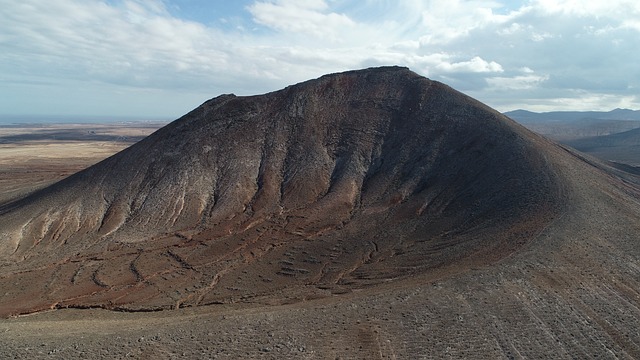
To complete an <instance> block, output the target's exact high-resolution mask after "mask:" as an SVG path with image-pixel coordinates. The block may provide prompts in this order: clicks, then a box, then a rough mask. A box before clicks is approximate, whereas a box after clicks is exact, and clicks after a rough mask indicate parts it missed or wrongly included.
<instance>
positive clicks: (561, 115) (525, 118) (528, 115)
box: [504, 109, 640, 124]
mask: <svg viewBox="0 0 640 360" xmlns="http://www.w3.org/2000/svg"><path fill="white" fill-rule="evenodd" d="M504 115H506V116H508V117H510V118H512V119H514V120H516V121H518V122H520V123H523V124H527V123H543V122H558V121H559V122H568V121H571V122H573V121H585V120H586V121H594V120H632V121H640V110H630V109H614V110H611V111H551V112H541V113H537V112H532V111H528V110H522V109H520V110H513V111H507V112H505V113H504Z"/></svg>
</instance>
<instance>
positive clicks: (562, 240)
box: [0, 142, 640, 359]
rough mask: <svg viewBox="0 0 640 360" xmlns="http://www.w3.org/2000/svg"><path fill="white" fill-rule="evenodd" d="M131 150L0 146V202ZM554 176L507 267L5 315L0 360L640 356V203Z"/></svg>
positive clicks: (567, 174)
mask: <svg viewBox="0 0 640 360" xmlns="http://www.w3.org/2000/svg"><path fill="white" fill-rule="evenodd" d="M125 146H127V144H126V143H110V142H64V143H62V144H60V143H56V142H35V143H34V142H31V143H27V144H24V143H23V144H20V147H17V144H16V143H13V144H11V143H9V144H2V145H1V147H0V161H1V162H0V165H1V166H0V176H1V177H0V181H2V183H1V184H2V185H1V186H0V189H2V190H1V193H0V196H1V197H0V199H2V201H6V200H8V199H10V198H13V197H15V196H17V195H18V194H20V193H24V192H27V191H29V190H30V189H33V188H34V187H40V186H43V185H45V184H46V183H49V182H51V181H54V180H56V179H58V178H60V177H63V176H66V175H68V174H69V173H71V172H73V171H75V170H77V169H79V168H82V167H84V166H86V165H88V164H91V163H93V162H96V161H99V160H100V159H101V158H104V157H106V156H108V155H109V154H111V153H112V152H115V151H117V150H119V149H121V148H123V147H125ZM554 161H555V160H554ZM555 166H556V167H557V169H559V171H560V172H561V174H560V176H562V178H563V179H564V180H565V181H566V188H565V194H564V196H566V197H567V199H568V200H567V203H566V206H565V208H564V209H563V211H562V213H561V215H560V216H558V217H557V218H556V219H555V220H554V221H553V222H552V223H551V224H550V225H549V226H547V227H546V228H545V229H544V230H543V231H542V232H541V233H540V234H538V235H537V236H536V238H535V239H534V240H533V241H532V242H530V243H529V244H527V245H525V246H524V248H522V249H521V250H520V251H518V252H517V253H515V254H513V255H512V256H510V257H508V258H506V259H503V260H501V261H500V262H498V263H494V264H490V265H483V266H479V267H474V268H471V269H470V270H468V271H465V272H464V273H459V272H456V271H455V270H454V269H446V268H445V269H444V270H443V271H442V272H440V273H439V274H436V276H434V275H433V274H432V275H430V276H429V277H425V276H416V277H410V278H408V279H406V280H403V281H400V282H393V283H390V284H389V285H387V286H385V285H382V286H379V287H376V288H375V289H367V288H365V289H362V290H355V291H353V292H350V293H347V294H339V295H338V294H337V295H333V296H330V297H326V298H323V299H316V300H303V299H299V300H301V301H298V302H296V303H293V304H285V305H277V306H266V305H256V304H251V303H244V304H224V305H210V306H204V307H198V308H187V309H178V310H172V311H162V312H151V313H123V312H110V311H105V310H96V309H87V310H77V309H74V310H57V311H51V312H44V313H39V314H35V315H30V316H24V317H18V318H12V319H2V320H0V334H1V335H0V357H2V358H7V359H11V358H31V359H34V358H46V359H69V358H141V359H165V358H166V359H172V358H182V357H191V358H221V359H237V358H326V359H337V358H343V359H347V358H362V359H373V358H384V359H393V358H405V359H409V358H410V359H420V358H425V359H428V358H433V359H443V358H488V359H497V358H503V359H514V358H536V359H542V358H546V359H559V358H566V359H569V358H574V359H578V358H580V359H587V358H611V359H614V358H623V359H631V358H640V261H639V259H640V250H639V247H638V243H637V235H636V234H638V233H640V219H639V218H638V214H640V202H638V198H637V195H635V196H636V197H635V198H634V197H630V198H629V199H635V200H634V201H625V202H620V201H619V199H620V198H621V197H623V196H625V198H626V196H627V195H628V194H625V193H624V191H623V190H620V189H624V188H625V186H626V185H624V184H625V183H624V182H622V181H620V180H616V181H618V182H619V184H620V186H619V188H613V187H610V186H605V187H601V186H600V184H601V183H605V180H604V178H605V175H602V174H601V173H597V172H596V171H595V170H594V169H592V168H590V166H589V165H587V164H586V163H585V164H584V165H575V163H566V162H563V161H561V160H557V161H556V164H555ZM585 174H587V175H588V176H585ZM0 291H2V289H0Z"/></svg>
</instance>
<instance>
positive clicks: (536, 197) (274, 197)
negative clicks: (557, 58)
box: [0, 67, 569, 316]
mask: <svg viewBox="0 0 640 360" xmlns="http://www.w3.org/2000/svg"><path fill="white" fill-rule="evenodd" d="M559 153H564V150H562V149H560V148H559V147H558V146H556V145H554V144H552V143H551V142H549V141H547V140H546V139H544V138H542V137H540V136H537V135H534V134H533V133H531V132H529V131H527V130H525V129H524V128H522V127H521V126H520V125H518V124H516V123H515V122H513V121H512V120H510V119H509V118H507V117H505V116H503V115H501V114H500V113H498V112H496V111H494V110H492V109H490V108H488V107H487V106H485V105H483V104H481V103H479V102H477V101H475V100H473V99H471V98H469V97H467V96H465V95H463V94H461V93H459V92H457V91H455V90H453V89H451V88H449V87H448V86H446V85H444V84H442V83H439V82H436V81H431V80H429V79H426V78H424V77H422V76H419V75H417V74H415V73H413V72H411V71H410V70H408V69H406V68H400V67H382V68H372V69H366V70H359V71H350V72H345V73H339V74H332V75H326V76H323V77H321V78H318V79H315V80H310V81H307V82H303V83H300V84H297V85H293V86H289V87H287V88H285V89H283V90H280V91H276V92H272V93H268V94H264V95H259V96H235V95H221V96H218V97H216V98H213V99H211V100H209V101H206V102H205V103H204V104H202V105H201V106H199V107H198V108H196V109H195V110H193V111H191V112H190V113H188V114H186V115H185V116H183V117H181V118H180V119H178V120H176V121H174V122H172V123H171V124H169V125H167V126H165V127H164V128H162V129H160V130H158V131H157V132H155V133H154V134H152V135H151V136H149V137H147V138H145V139H144V140H142V141H140V142H139V143H137V144H135V145H133V146H131V147H130V148H127V149H126V150H124V151H122V152H120V153H118V154H116V155H114V156H112V157H110V158H108V159H106V160H104V161H102V162H100V163H98V164H96V165H94V166H92V167H90V168H87V169H85V170H83V171H81V172H79V173H77V174H75V175H73V176H70V177H68V178H66V179H64V180H62V181H60V182H58V183H56V184H54V185H52V186H50V187H48V188H45V189H43V190H40V191H38V192H36V193H33V194H31V195H29V196H27V197H25V198H23V199H20V200H18V201H15V202H13V203H10V204H6V205H4V206H2V207H1V208H0V224H2V226H1V227H0V289H2V290H3V291H1V292H0V315H2V316H7V315H15V314H22V313H30V312H35V311H40V310H45V309H52V308H65V307H76V308H86V307H101V308H107V309H119V310H128V311H151V310H160V309H170V308H179V307H185V306H196V305H206V304H215V303H233V302H251V303H258V304H281V303H286V302H295V301H300V300H304V299H311V298H319V297H326V296H331V295H335V294H341V293H347V292H351V291H354V290H357V289H363V288H375V287H376V286H380V285H381V284H385V283H388V282H390V281H400V280H402V279H407V278H410V277H413V276H421V278H422V279H425V280H424V281H428V280H429V279H432V280H435V279H439V278H442V277H446V276H449V275H451V274H454V273H459V272H463V271H465V270H466V269H469V268H471V267H476V266H482V265H486V264H491V263H494V262H497V261H499V260H501V259H503V258H505V257H507V256H509V255H511V254H513V253H514V252H515V251H517V250H518V249H520V248H521V247H522V246H523V245H525V244H527V243H528V242H530V241H531V239H533V238H534V237H535V236H537V235H538V234H539V233H540V231H542V230H543V229H544V228H545V226H547V225H548V224H549V223H550V221H552V220H553V219H554V218H556V217H557V216H558V214H559V212H560V211H561V209H562V207H563V206H564V205H563V204H564V203H565V201H564V199H565V187H564V185H563V182H562V181H561V179H560V177H559V175H558V174H557V171H556V169H555V168H554V167H553V166H551V163H550V160H549V159H551V158H553V157H557V156H559V155H558V154H559ZM563 156H564V155H563ZM566 156H569V155H566Z"/></svg>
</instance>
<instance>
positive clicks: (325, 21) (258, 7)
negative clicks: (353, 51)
mask: <svg viewBox="0 0 640 360" xmlns="http://www.w3.org/2000/svg"><path fill="white" fill-rule="evenodd" d="M328 9H329V6H328V5H327V3H326V2H325V1H323V0H309V1H292V0H276V1H257V2H255V3H254V4H253V5H251V6H249V7H248V10H249V11H250V12H251V14H252V15H253V18H254V20H255V21H256V22H257V23H259V24H262V25H265V26H268V27H270V28H273V29H276V30H280V31H284V32H294V33H302V34H308V35H312V36H314V37H318V38H329V39H331V40H338V39H339V38H340V35H341V34H342V33H344V32H345V31H349V30H350V29H351V28H353V27H355V25H356V24H355V22H354V21H353V20H351V19H350V18H349V17H348V16H346V15H344V14H337V13H335V12H330V11H327V10H328Z"/></svg>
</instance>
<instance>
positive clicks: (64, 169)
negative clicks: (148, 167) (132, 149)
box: [0, 122, 166, 204]
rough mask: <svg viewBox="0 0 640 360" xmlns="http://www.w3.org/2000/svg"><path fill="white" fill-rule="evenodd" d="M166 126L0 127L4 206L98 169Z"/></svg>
mask: <svg viewBox="0 0 640 360" xmlns="http://www.w3.org/2000/svg"><path fill="white" fill-rule="evenodd" d="M165 124H166V123H162V122H140V123H138V122H131V123H116V124H46V125H44V124H20V125H4V126H2V125H0V204H2V203H6V202H8V201H10V200H12V199H16V198H18V197H21V196H22V195H25V194H26V193H29V192H30V191H33V190H35V189H39V188H42V187H44V186H46V185H49V184H51V183H53V182H55V181H58V180H61V179H62V178H65V177H67V176H69V175H71V174H73V173H75V172H77V171H79V170H82V169H84V168H86V167H88V166H90V165H93V164H95V163H97V162H99V161H101V160H103V159H105V158H107V157H109V156H111V155H113V154H115V153H117V152H118V151H120V150H122V149H124V148H126V147H128V146H130V145H131V144H133V143H135V142H137V141H139V140H140V139H142V138H144V137H146V136H147V135H149V134H151V133H152V132H153V131H155V130H157V129H158V128H159V127H161V126H163V125H165Z"/></svg>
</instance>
